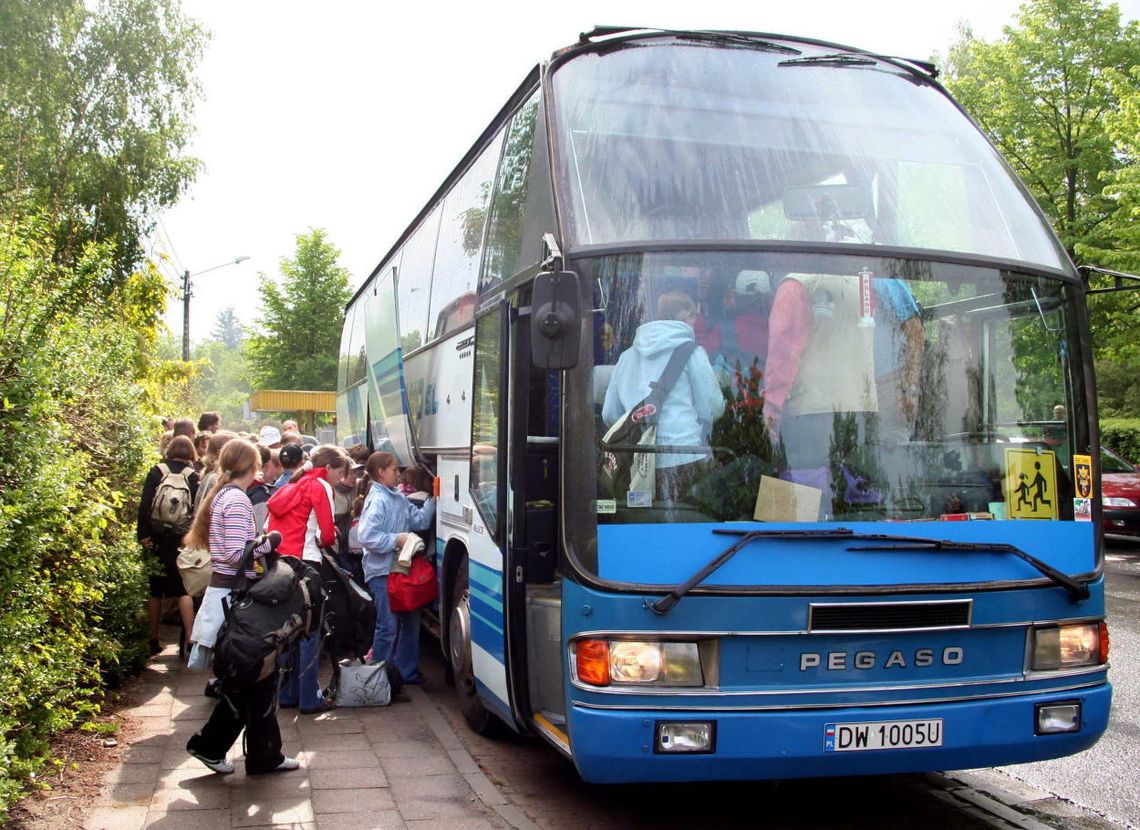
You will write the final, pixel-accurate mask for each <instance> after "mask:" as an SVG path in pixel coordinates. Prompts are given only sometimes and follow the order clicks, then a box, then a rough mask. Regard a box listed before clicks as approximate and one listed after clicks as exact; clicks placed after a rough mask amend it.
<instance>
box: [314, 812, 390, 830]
mask: <svg viewBox="0 0 1140 830" xmlns="http://www.w3.org/2000/svg"><path fill="white" fill-rule="evenodd" d="M409 826H410V825H409V824H407V823H406V822H405V821H404V817H403V816H401V815H400V813H399V812H398V811H396V810H384V811H381V812H378V813H370V814H369V815H368V820H367V822H363V821H362V817H361V816H359V815H357V814H355V813H324V814H318V815H317V830H365V829H366V828H367V830H404V828H406V827H409Z"/></svg>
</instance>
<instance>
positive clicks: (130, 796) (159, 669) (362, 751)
mask: <svg viewBox="0 0 1140 830" xmlns="http://www.w3.org/2000/svg"><path fill="white" fill-rule="evenodd" d="M137 683H138V684H139V685H138V686H136V688H135V690H134V691H135V695H134V697H135V698H136V699H137V700H139V701H140V703H139V704H137V705H135V706H134V707H132V708H130V709H126V710H122V711H121V712H120V715H121V716H123V717H124V718H131V719H132V720H133V722H134V723H135V724H138V725H140V728H139V729H137V730H132V737H131V739H130V743H129V745H127V746H125V747H123V749H122V752H121V757H122V763H121V764H120V765H119V766H118V767H117V768H115V769H113V770H111V771H110V772H109V773H108V775H107V777H106V780H105V786H104V787H103V788H102V790H101V794H100V797H99V800H98V802H97V803H96V804H95V805H92V806H91V807H90V812H89V816H88V818H87V820H86V821H85V822H84V825H83V826H84V828H85V830H139V829H140V828H144V827H145V828H156V830H181V828H194V830H207V828H209V830H215V829H216V830H226V828H239V827H290V828H306V830H308V829H309V828H312V830H340V828H345V830H365V829H366V828H445V827H446V828H448V830H466V828H471V829H472V830H476V829H477V828H478V829H480V830H481V829H482V828H508V827H523V828H532V827H534V825H533V824H532V823H531V822H530V821H529V820H528V819H527V818H526V816H525V815H524V814H523V813H522V812H521V811H520V810H518V809H517V808H515V807H513V806H511V805H510V804H508V803H507V802H506V801H505V800H504V798H503V797H502V795H501V794H500V792H499V791H498V789H496V787H495V786H494V785H493V784H492V783H491V782H490V780H489V779H488V778H487V777H486V776H485V775H484V774H483V773H482V772H481V771H480V770H479V767H478V766H477V765H476V763H475V762H474V760H472V758H471V756H470V755H469V754H468V753H467V751H466V750H465V749H464V748H463V745H462V744H461V743H460V741H459V738H458V737H457V736H456V735H455V733H454V732H453V731H452V729H451V727H450V726H449V725H448V724H447V722H446V721H445V720H444V718H443V717H442V716H441V715H440V713H439V712H438V711H437V710H436V709H435V707H434V706H433V705H432V703H431V702H430V701H429V699H428V697H427V696H426V695H425V694H424V692H423V690H422V689H420V688H416V687H411V688H409V689H408V692H409V696H410V697H411V702H410V703H398V704H393V705H391V706H388V707H382V708H370V709H338V710H336V711H333V712H328V713H326V714H323V715H318V716H311V715H300V714H299V713H298V712H297V710H296V709H282V710H280V712H279V716H278V719H279V721H280V724H281V733H282V738H283V740H284V747H283V749H284V752H285V754H286V755H290V756H293V757H296V758H299V759H300V761H301V765H302V768H301V769H299V770H297V771H295V772H285V773H275V774H271V775H262V776H257V777H253V778H250V777H247V776H246V775H245V772H244V770H243V766H244V765H243V763H242V761H241V754H240V753H241V741H240V739H239V741H238V743H237V744H236V745H235V746H234V749H233V750H232V751H231V755H230V760H232V761H233V762H234V764H235V766H236V767H237V772H236V773H234V774H233V775H215V774H214V773H212V772H210V771H209V770H208V769H206V768H205V767H204V766H203V765H202V764H201V762H199V761H196V760H194V759H193V758H191V757H190V756H189V755H187V753H186V749H185V744H186V740H187V739H188V738H189V737H190V736H191V735H192V734H194V732H196V731H197V730H198V729H199V728H200V727H201V726H202V724H203V723H205V721H206V718H207V717H208V716H209V713H210V712H211V711H212V709H213V705H214V703H215V702H216V701H214V700H212V699H210V698H207V697H205V696H204V695H203V694H202V691H203V688H204V686H205V676H204V675H202V674H199V673H193V672H190V671H187V670H186V669H185V668H183V667H182V666H181V664H180V662H179V660H178V652H177V648H176V647H174V646H170V647H168V648H167V649H166V650H165V651H164V652H163V653H162V654H161V655H159V656H158V657H156V658H154V659H153V660H151V662H150V664H149V665H148V667H147V669H146V670H145V671H144V672H143V675H142V677H141V678H139V680H138V681H137Z"/></svg>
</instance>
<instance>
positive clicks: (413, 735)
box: [364, 721, 435, 744]
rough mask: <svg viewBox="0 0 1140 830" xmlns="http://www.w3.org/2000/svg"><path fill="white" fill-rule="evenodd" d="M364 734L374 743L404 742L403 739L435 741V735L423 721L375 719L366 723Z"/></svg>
mask: <svg viewBox="0 0 1140 830" xmlns="http://www.w3.org/2000/svg"><path fill="white" fill-rule="evenodd" d="M364 734H365V735H367V736H368V740H370V741H372V743H385V744H392V743H402V742H403V741H434V740H435V735H434V734H433V733H432V731H431V728H430V727H429V726H428V725H427V724H426V723H424V722H423V721H413V722H411V723H405V722H401V721H388V722H380V721H373V722H370V723H365V724H364Z"/></svg>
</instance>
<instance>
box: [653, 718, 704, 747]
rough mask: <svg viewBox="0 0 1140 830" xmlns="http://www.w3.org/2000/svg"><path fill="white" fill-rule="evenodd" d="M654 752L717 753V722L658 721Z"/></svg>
mask: <svg viewBox="0 0 1140 830" xmlns="http://www.w3.org/2000/svg"><path fill="white" fill-rule="evenodd" d="M656 732H657V734H656V735H655V736H654V740H653V751H654V752H658V753H664V752H677V753H682V754H683V753H702V752H715V751H716V721H692V722H684V723H677V722H669V721H657V729H656Z"/></svg>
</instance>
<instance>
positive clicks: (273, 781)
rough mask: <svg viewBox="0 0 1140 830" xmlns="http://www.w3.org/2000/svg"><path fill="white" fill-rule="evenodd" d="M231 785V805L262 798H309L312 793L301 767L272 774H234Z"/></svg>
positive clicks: (231, 777)
mask: <svg viewBox="0 0 1140 830" xmlns="http://www.w3.org/2000/svg"><path fill="white" fill-rule="evenodd" d="M230 779H231V780H232V782H233V786H231V787H230V789H231V790H232V791H233V793H234V795H233V798H234V801H233V802H231V805H233V804H237V803H238V801H239V800H240V801H241V803H253V802H256V801H258V800H259V799H262V800H268V799H272V800H278V801H279V800H281V799H287V798H297V799H300V798H309V797H310V796H311V795H312V785H311V783H310V782H309V776H307V775H306V774H305V771H304V770H303V769H299V770H294V771H292V772H282V773H274V774H272V775H241V774H238V775H234V776H230Z"/></svg>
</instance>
